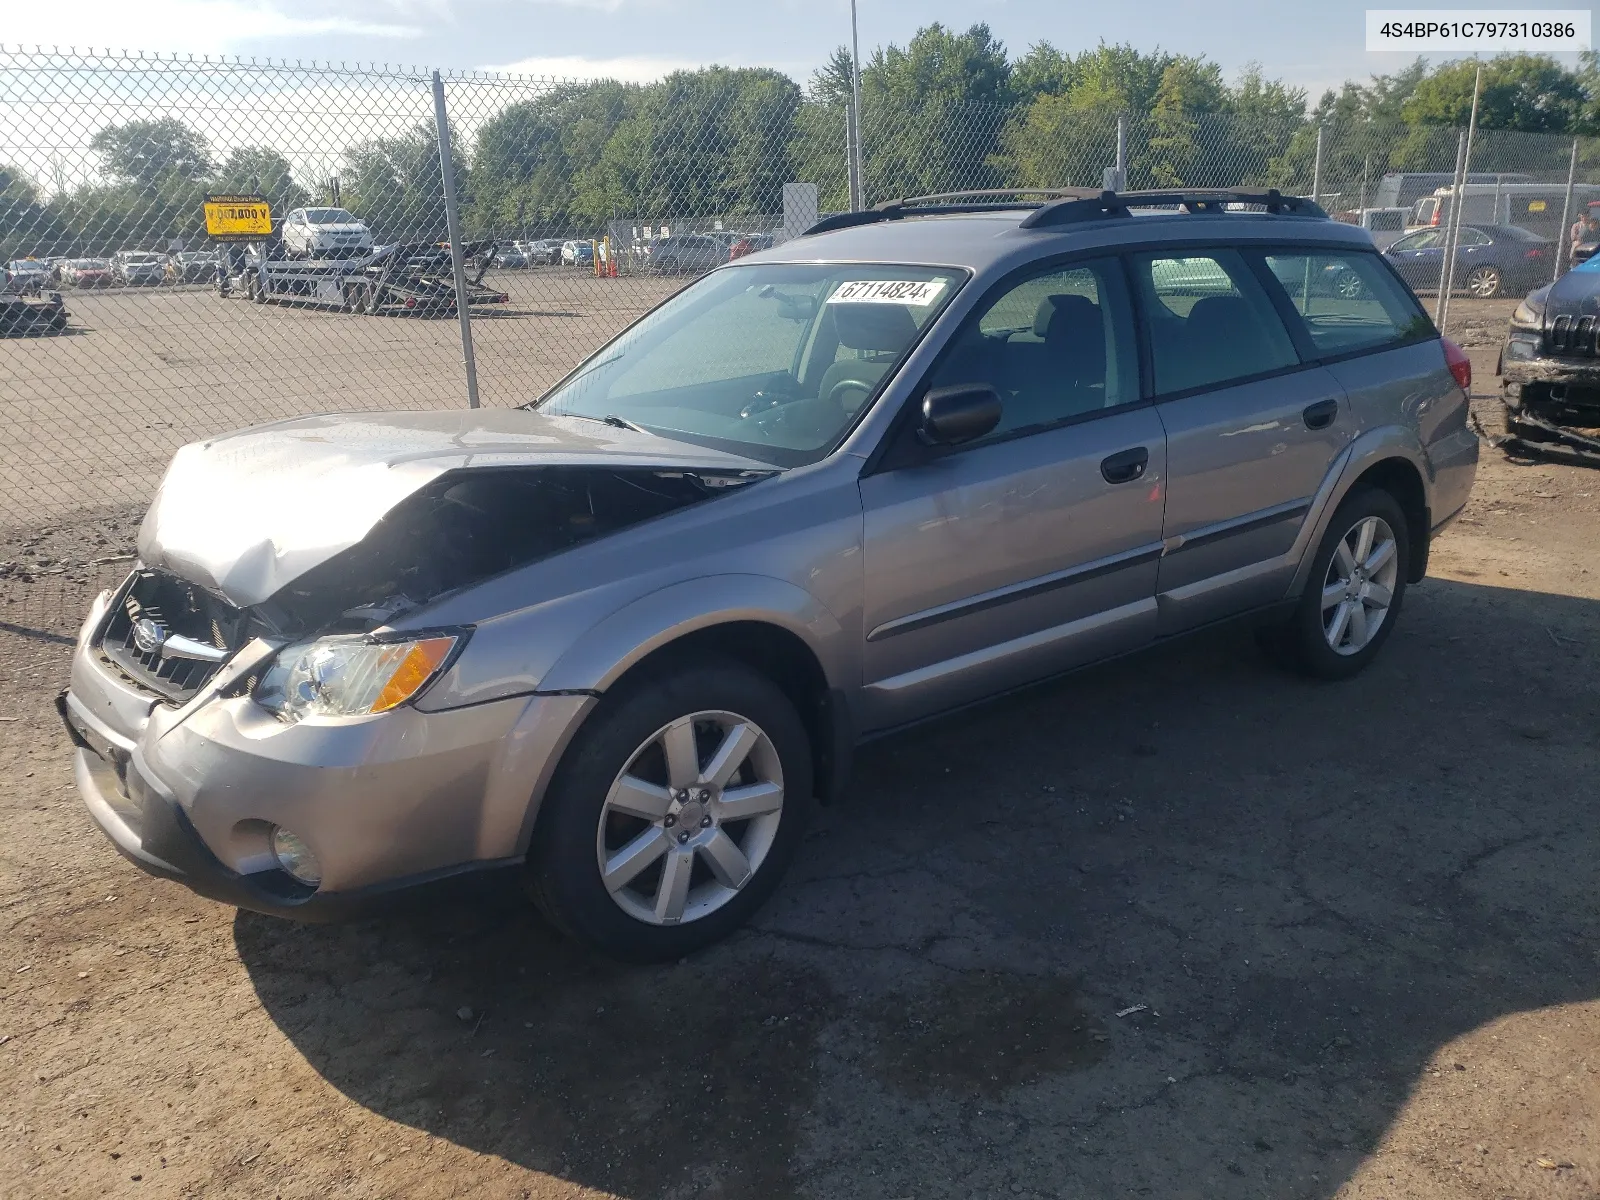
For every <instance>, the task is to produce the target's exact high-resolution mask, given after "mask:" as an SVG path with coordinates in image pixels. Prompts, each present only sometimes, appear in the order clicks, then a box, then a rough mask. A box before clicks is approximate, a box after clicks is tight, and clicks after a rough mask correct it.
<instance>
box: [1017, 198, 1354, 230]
mask: <svg viewBox="0 0 1600 1200" xmlns="http://www.w3.org/2000/svg"><path fill="white" fill-rule="evenodd" d="M1230 204H1259V205H1261V206H1262V207H1263V208H1265V209H1266V210H1267V212H1269V213H1271V214H1272V215H1274V216H1279V215H1283V214H1288V215H1290V216H1296V217H1321V218H1326V217H1327V215H1328V214H1327V213H1326V212H1324V211H1323V209H1322V207H1321V206H1320V205H1318V204H1316V203H1315V202H1313V201H1311V200H1307V199H1306V198H1305V197H1304V196H1285V195H1284V194H1283V193H1282V192H1280V191H1278V189H1277V188H1265V189H1258V188H1175V189H1170V190H1169V189H1155V190H1151V191H1140V192H1099V193H1097V194H1094V195H1093V196H1090V197H1084V198H1080V199H1072V200H1058V201H1056V202H1055V203H1053V204H1045V205H1041V206H1040V207H1039V208H1036V209H1034V210H1033V212H1031V213H1029V214H1028V215H1027V216H1026V217H1024V218H1023V220H1022V226H1021V227H1022V228H1023V229H1046V228H1051V227H1053V226H1057V225H1071V224H1075V223H1076V222H1079V221H1100V220H1104V219H1106V218H1107V217H1126V216H1128V215H1130V212H1129V210H1131V209H1135V208H1164V207H1173V208H1182V209H1183V210H1184V211H1185V212H1190V213H1220V212H1226V211H1227V206H1228V205H1230Z"/></svg>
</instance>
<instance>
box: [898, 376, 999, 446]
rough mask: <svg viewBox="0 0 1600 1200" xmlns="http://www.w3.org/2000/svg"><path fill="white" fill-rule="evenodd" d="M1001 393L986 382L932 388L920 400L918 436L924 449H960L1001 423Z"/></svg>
mask: <svg viewBox="0 0 1600 1200" xmlns="http://www.w3.org/2000/svg"><path fill="white" fill-rule="evenodd" d="M1000 412H1001V404H1000V393H999V392H997V391H995V390H994V388H992V387H990V386H989V385H988V384H987V383H958V384H956V385H955V386H954V387H942V388H934V389H933V390H932V391H930V392H929V393H928V394H927V395H926V396H924V397H923V399H922V423H921V424H920V425H919V426H918V427H917V437H919V438H920V439H921V440H922V443H923V444H924V445H927V446H959V445H960V444H961V443H962V442H970V441H972V440H973V439H974V438H981V437H982V436H983V435H984V434H986V433H988V432H989V431H990V430H992V429H993V428H994V427H995V426H996V425H998V424H1000Z"/></svg>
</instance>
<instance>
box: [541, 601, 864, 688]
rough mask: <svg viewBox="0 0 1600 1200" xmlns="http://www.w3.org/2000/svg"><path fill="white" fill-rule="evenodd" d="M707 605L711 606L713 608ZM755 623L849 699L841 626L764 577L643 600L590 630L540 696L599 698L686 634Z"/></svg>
mask: <svg viewBox="0 0 1600 1200" xmlns="http://www.w3.org/2000/svg"><path fill="white" fill-rule="evenodd" d="M711 602H714V604H712V603H711ZM734 621H759V622H762V623H764V624H768V625H775V626H778V627H779V628H781V629H785V630H787V631H788V632H790V633H793V634H795V635H796V636H797V637H799V638H800V640H801V641H803V642H804V643H805V644H806V645H807V646H808V647H809V648H810V649H811V652H812V653H813V654H815V655H816V656H817V660H818V661H819V662H820V663H821V665H822V670H823V673H824V675H826V677H827V680H828V684H829V686H830V687H834V688H842V689H844V690H845V691H846V692H847V693H853V692H854V691H855V689H856V688H857V686H858V685H859V683H860V678H859V668H857V670H856V673H855V674H854V675H852V674H851V673H850V664H852V663H854V662H857V661H858V659H859V655H858V653H857V652H856V650H855V648H854V647H851V646H847V645H846V644H845V636H844V629H843V627H842V626H841V625H840V623H839V619H838V618H837V617H836V616H835V615H834V614H833V613H832V612H830V611H829V610H828V609H827V608H826V607H825V606H824V605H823V604H822V602H821V601H820V600H818V599H817V598H816V597H815V596H813V595H812V594H811V593H810V592H808V591H806V590H805V589H804V588H801V587H798V586H797V585H795V584H793V583H789V582H786V581H784V580H782V579H775V578H773V577H771V576H769V575H745V574H728V575H707V576H704V577H702V578H699V579H694V580H688V581H685V582H683V583H675V584H672V585H671V586H670V587H665V588H662V589H660V590H659V591H655V592H651V593H650V594H648V595H646V596H641V597H639V598H638V599H637V600H635V601H633V602H632V603H630V604H627V605H625V606H624V607H622V608H620V609H618V610H617V611H616V612H614V613H612V614H611V615H610V616H608V617H606V618H604V619H603V620H601V621H599V622H597V623H596V624H595V625H593V626H591V627H590V628H589V629H588V630H587V631H586V632H585V633H584V634H583V635H582V636H581V637H579V638H578V639H577V640H576V641H575V642H574V643H573V644H572V645H571V646H570V647H569V648H568V649H567V650H566V651H565V652H564V653H563V654H562V655H561V657H560V658H559V659H557V660H556V662H555V664H554V665H553V666H552V667H551V668H550V670H548V671H547V672H545V674H544V677H543V678H542V679H540V681H539V691H541V692H579V691H583V692H603V691H605V690H606V689H607V688H609V687H610V686H611V685H612V684H614V683H615V682H616V681H617V680H618V679H619V678H621V676H622V675H623V674H624V673H626V672H627V670H628V669H629V668H630V667H632V666H634V665H635V664H636V663H638V662H640V661H641V660H643V659H644V658H645V657H646V656H647V655H649V654H651V653H652V652H653V651H655V650H658V649H660V648H661V647H662V646H665V645H667V644H668V643H669V642H672V641H676V640H677V639H678V638H680V637H683V636H684V635H685V634H689V633H693V632H695V631H696V630H699V629H706V628H709V627H711V626H714V625H726V624H729V623H730V622H734Z"/></svg>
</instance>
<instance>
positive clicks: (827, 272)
mask: <svg viewBox="0 0 1600 1200" xmlns="http://www.w3.org/2000/svg"><path fill="white" fill-rule="evenodd" d="M963 281H964V276H962V275H960V274H958V273H956V272H955V271H950V270H942V269H939V268H933V267H905V266H886V265H882V264H871V263H850V264H798V263H761V264H750V265H747V266H737V267H732V268H730V269H728V270H723V271H717V272H714V273H713V274H711V275H708V276H706V277H705V278H704V279H701V280H699V281H698V282H696V283H694V284H692V285H690V286H689V287H688V288H686V289H684V290H683V291H682V292H680V293H679V294H678V295H676V296H674V297H673V298H672V299H671V300H668V301H667V302H666V303H665V304H663V305H662V306H661V307H660V308H658V309H656V310H655V312H653V313H651V314H649V315H648V316H646V317H645V318H644V319H643V320H641V321H640V322H639V323H638V324H636V325H634V326H633V327H632V328H631V329H629V330H627V331H626V332H625V333H623V334H622V335H621V336H620V337H618V338H617V339H615V340H614V341H612V342H611V343H610V344H609V345H607V346H605V347H604V348H603V349H601V350H600V351H599V352H598V353H596V354H595V355H593V356H592V357H591V358H590V359H589V360H588V361H587V362H585V363H584V364H583V365H582V366H580V367H578V369H577V370H575V371H574V372H573V373H572V374H571V375H569V376H568V377H567V378H566V379H565V380H563V381H562V382H561V383H559V384H557V385H556V387H555V388H553V389H552V390H551V391H550V392H549V393H548V394H546V395H545V397H544V398H543V399H541V400H540V401H539V402H538V404H537V407H538V409H539V411H541V412H545V413H549V414H551V415H556V416H562V415H564V416H579V417H588V418H591V419H593V420H600V421H605V420H612V421H613V423H616V422H618V421H621V422H626V423H628V424H632V425H638V426H641V427H643V428H644V429H647V430H649V431H651V432H653V433H660V434H662V435H664V436H667V437H675V438H680V439H682V440H684V441H689V442H695V443H698V444H701V445H707V446H714V447H717V448H719V449H725V450H730V451H732V452H734V453H738V454H745V455H749V456H750V457H752V458H757V459H760V460H762V461H765V462H771V463H773V464H775V465H777V466H800V465H803V464H805V463H808V462H814V461H816V460H817V459H819V458H821V457H823V455H825V454H826V453H827V452H828V451H829V450H830V449H831V448H832V447H833V445H834V443H835V442H837V441H838V439H839V438H840V437H841V436H843V434H844V433H845V431H846V430H848V429H849V428H850V426H851V425H852V424H853V423H854V421H855V418H856V415H857V413H859V412H860V411H861V410H862V409H863V408H864V407H865V405H866V403H867V401H868V400H869V399H870V398H871V397H872V396H873V395H874V394H875V393H876V392H877V390H878V388H879V386H880V385H881V384H882V383H883V381H884V380H885V379H887V378H888V376H889V375H890V374H891V373H892V372H893V370H894V367H895V366H896V364H897V363H898V362H899V361H900V359H901V358H903V357H904V355H905V354H906V352H907V351H909V350H910V349H911V347H912V345H913V344H914V343H915V342H916V340H917V339H918V337H920V336H921V334H922V331H923V330H925V329H926V328H927V327H928V325H929V323H930V322H932V321H933V320H934V319H935V318H936V317H937V316H938V314H939V313H940V312H942V311H943V310H944V307H945V305H946V304H948V303H949V301H950V298H951V297H952V296H953V295H954V294H955V292H956V290H957V289H958V288H959V287H960V285H961V283H962V282H963Z"/></svg>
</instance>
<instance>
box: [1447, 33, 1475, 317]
mask: <svg viewBox="0 0 1600 1200" xmlns="http://www.w3.org/2000/svg"><path fill="white" fill-rule="evenodd" d="M1482 92H1483V64H1482V63H1479V64H1478V76H1477V79H1476V80H1475V81H1474V82H1473V85H1472V115H1471V116H1470V117H1469V118H1468V119H1467V140H1466V141H1465V142H1464V143H1463V144H1462V146H1461V180H1460V182H1459V183H1457V184H1456V195H1455V201H1456V202H1455V220H1453V221H1451V222H1450V240H1449V244H1448V245H1447V246H1446V247H1445V252H1444V279H1443V280H1442V281H1441V282H1440V285H1439V291H1440V293H1441V295H1442V300H1441V303H1440V310H1441V311H1440V315H1439V332H1440V333H1443V332H1444V330H1445V326H1446V324H1448V323H1449V321H1450V293H1451V292H1452V291H1454V290H1455V286H1456V250H1457V249H1458V248H1459V247H1460V245H1461V217H1462V214H1463V213H1465V212H1466V210H1467V174H1468V171H1469V169H1470V168H1471V166H1472V139H1473V137H1474V136H1475V135H1476V134H1477V132H1478V97H1479V96H1480V95H1481V94H1482Z"/></svg>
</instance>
